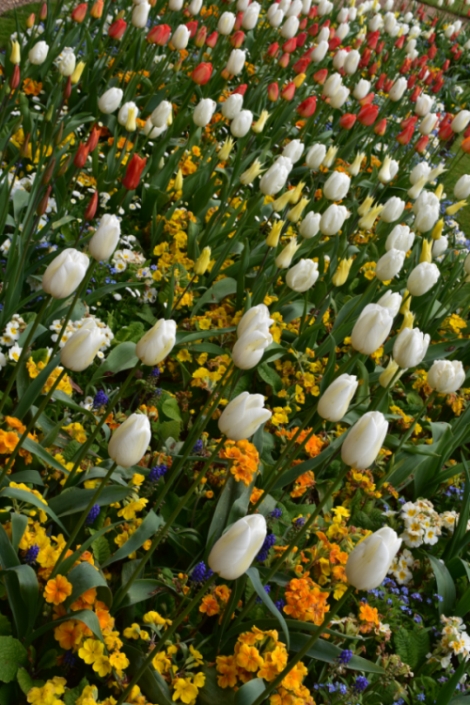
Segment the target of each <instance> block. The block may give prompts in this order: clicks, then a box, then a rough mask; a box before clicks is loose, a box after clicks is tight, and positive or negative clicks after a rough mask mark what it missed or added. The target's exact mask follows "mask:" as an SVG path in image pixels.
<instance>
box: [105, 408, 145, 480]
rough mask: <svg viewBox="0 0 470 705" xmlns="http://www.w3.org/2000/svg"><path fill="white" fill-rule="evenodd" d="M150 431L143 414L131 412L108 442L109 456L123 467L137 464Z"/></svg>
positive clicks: (143, 451) (142, 455) (143, 452)
mask: <svg viewBox="0 0 470 705" xmlns="http://www.w3.org/2000/svg"><path fill="white" fill-rule="evenodd" d="M151 437H152V433H151V430H150V422H149V420H148V418H147V416H144V415H143V414H131V415H130V416H128V417H127V419H126V420H125V421H124V423H122V424H121V425H120V426H119V428H117V429H116V430H115V431H114V433H113V435H112V436H111V440H110V441H109V444H108V454H109V457H110V458H111V459H112V460H114V462H115V463H117V464H118V465H120V466H121V467H123V468H130V467H131V466H132V465H137V463H139V462H140V461H141V460H142V458H143V457H144V455H145V453H146V451H147V448H148V445H149V443H150V439H151Z"/></svg>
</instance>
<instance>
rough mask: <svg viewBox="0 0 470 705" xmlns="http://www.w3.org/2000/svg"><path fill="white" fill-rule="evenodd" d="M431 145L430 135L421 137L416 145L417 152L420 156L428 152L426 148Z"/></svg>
mask: <svg viewBox="0 0 470 705" xmlns="http://www.w3.org/2000/svg"><path fill="white" fill-rule="evenodd" d="M428 143H429V136H428V135H421V137H420V138H419V140H418V141H417V142H416V144H415V152H418V154H422V153H423V152H425V151H426V148H427V146H428Z"/></svg>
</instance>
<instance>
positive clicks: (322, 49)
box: [310, 42, 330, 64]
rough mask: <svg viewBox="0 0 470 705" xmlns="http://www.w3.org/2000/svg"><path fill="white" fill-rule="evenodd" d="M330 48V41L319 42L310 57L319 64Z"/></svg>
mask: <svg viewBox="0 0 470 705" xmlns="http://www.w3.org/2000/svg"><path fill="white" fill-rule="evenodd" d="M329 48H330V47H329V44H328V42H320V43H319V44H317V46H316V47H315V49H314V50H313V51H312V53H311V55H310V58H311V59H312V61H313V63H314V64H318V63H319V62H320V61H323V59H324V58H325V56H326V54H327V52H328V49H329Z"/></svg>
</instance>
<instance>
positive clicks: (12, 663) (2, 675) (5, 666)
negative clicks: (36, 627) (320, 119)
mask: <svg viewBox="0 0 470 705" xmlns="http://www.w3.org/2000/svg"><path fill="white" fill-rule="evenodd" d="M27 661H28V652H27V651H26V649H25V647H24V646H23V644H22V643H21V641H18V639H14V638H13V637H12V636H0V681H2V682H3V683H11V681H13V680H15V678H16V674H17V672H18V669H19V668H20V666H24V665H26V663H27Z"/></svg>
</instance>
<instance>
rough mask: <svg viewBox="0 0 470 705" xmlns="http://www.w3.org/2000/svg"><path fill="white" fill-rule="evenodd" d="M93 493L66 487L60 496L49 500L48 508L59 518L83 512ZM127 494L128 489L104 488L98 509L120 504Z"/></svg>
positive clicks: (114, 486) (112, 486) (113, 486)
mask: <svg viewBox="0 0 470 705" xmlns="http://www.w3.org/2000/svg"><path fill="white" fill-rule="evenodd" d="M95 492H96V490H83V489H81V488H79V487H68V488H67V489H66V490H63V491H62V492H61V493H60V495H58V496H57V497H54V498H53V499H51V500H50V502H49V507H50V508H52V509H54V510H55V511H57V513H58V515H59V516H61V517H63V516H68V515H69V514H76V513H77V512H83V510H84V509H86V508H87V506H88V504H89V502H90V499H91V498H92V497H93V495H94V494H95ZM129 492H130V490H129V488H128V487H117V486H116V485H111V486H110V487H105V488H104V490H103V492H102V493H101V496H100V497H99V499H98V501H97V504H99V505H100V507H106V506H108V505H109V504H114V502H120V501H121V500H123V499H124V498H125V497H127V495H128V494H129Z"/></svg>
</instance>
